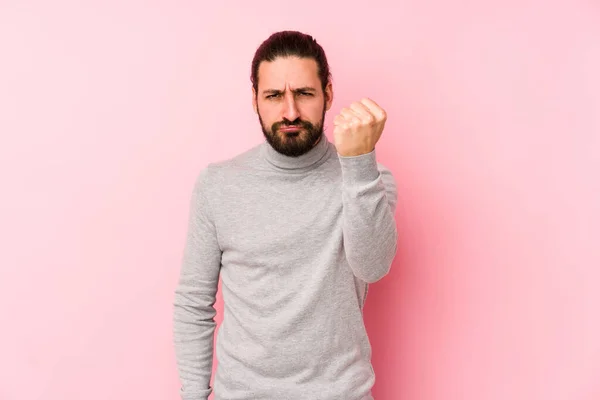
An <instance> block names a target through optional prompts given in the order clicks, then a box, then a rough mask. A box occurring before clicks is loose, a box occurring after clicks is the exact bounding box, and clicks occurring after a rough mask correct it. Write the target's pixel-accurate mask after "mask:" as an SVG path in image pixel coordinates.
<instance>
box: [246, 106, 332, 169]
mask: <svg viewBox="0 0 600 400" xmlns="http://www.w3.org/2000/svg"><path fill="white" fill-rule="evenodd" d="M258 120H259V121H260V126H261V128H262V132H263V134H264V136H265V139H266V140H267V142H268V143H269V144H270V145H271V147H273V149H275V151H277V152H278V153H281V154H283V155H285V156H289V157H299V156H301V155H303V154H306V153H308V152H309V151H310V150H311V149H312V148H313V147H314V146H315V144H317V142H318V141H319V139H320V138H321V136H322V135H323V121H324V120H325V107H323V114H322V115H321V121H320V122H318V123H317V124H313V123H311V122H309V121H304V120H301V119H300V118H298V119H296V120H294V121H289V120H287V119H284V120H283V121H279V122H275V123H274V124H272V125H271V127H270V129H269V128H268V127H265V124H264V122H263V120H262V118H261V116H260V111H259V112H258ZM291 125H293V126H298V127H300V130H299V131H297V132H280V131H279V128H281V127H285V126H291Z"/></svg>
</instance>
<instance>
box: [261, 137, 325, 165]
mask: <svg viewBox="0 0 600 400" xmlns="http://www.w3.org/2000/svg"><path fill="white" fill-rule="evenodd" d="M328 150H329V140H328V139H327V136H325V134H324V133H322V134H321V136H320V137H319V140H317V142H316V143H315V145H314V146H313V147H312V148H311V149H310V150H309V151H308V152H306V153H304V154H302V155H301V156H298V157H290V156H286V155H284V154H281V153H279V152H278V151H277V150H275V149H274V148H273V147H272V146H271V145H270V144H269V143H268V142H265V143H263V145H262V155H263V157H264V158H265V159H266V160H267V161H268V162H269V163H270V164H272V165H274V166H275V167H277V168H280V169H284V170H306V169H311V168H312V167H314V166H316V165H318V164H319V163H320V161H322V160H323V158H324V157H325V156H326V154H327V153H328Z"/></svg>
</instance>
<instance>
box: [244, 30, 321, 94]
mask: <svg viewBox="0 0 600 400" xmlns="http://www.w3.org/2000/svg"><path fill="white" fill-rule="evenodd" d="M289 56H296V57H300V58H311V59H313V60H315V61H316V62H317V67H318V71H317V73H318V74H319V79H320V80H321V87H322V89H323V91H325V88H326V87H327V83H329V81H330V79H331V72H330V71H329V64H328V63H327V57H326V56H325V51H324V50H323V48H322V47H321V45H320V44H318V43H317V41H316V40H315V39H314V38H313V37H312V36H310V35H307V34H305V33H302V32H298V31H281V32H276V33H274V34H272V35H271V36H269V37H268V38H267V39H266V40H265V41H264V42H262V44H261V45H260V46H259V47H258V49H257V50H256V52H255V53H254V58H253V59H252V74H251V76H250V80H251V81H252V87H253V88H254V90H255V91H257V92H258V67H259V66H260V63H262V62H263V61H274V60H275V59H276V58H277V57H289Z"/></svg>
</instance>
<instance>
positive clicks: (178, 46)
mask: <svg viewBox="0 0 600 400" xmlns="http://www.w3.org/2000/svg"><path fill="white" fill-rule="evenodd" d="M201 3H203V2H201V1H196V2H192V1H179V2H167V1H162V2H158V1H152V2H148V1H145V2H142V1H127V2H125V1H122V0H121V1H116V0H113V1H102V2H101V1H95V2H91V1H87V2H77V1H66V0H62V1H53V2H48V1H46V2H43V1H37V2H33V1H23V0H14V1H10V0H8V1H7V0H4V1H2V2H1V3H0V54H1V62H0V132H1V134H2V141H1V143H0V182H2V196H1V200H0V221H1V223H0V243H1V244H2V250H1V251H0V266H1V270H0V274H1V275H0V307H1V309H0V311H1V312H0V321H1V323H2V325H1V329H0V399H2V400H42V399H43V400H76V399H77V400H78V399H86V400H105V399H119V400H120V399H123V400H124V399H144V400H158V399H161V400H164V399H172V400H175V399H178V395H177V389H178V381H177V376H176V372H175V365H174V355H173V350H172V344H171V310H172V306H171V304H172V296H173V295H172V292H173V289H174V286H175V282H176V279H177V275H178V270H179V263H180V259H181V255H182V253H181V252H182V245H183V239H184V234H185V227H186V218H187V212H188V209H187V207H188V202H189V194H190V190H191V185H192V183H193V179H194V177H195V176H196V174H197V172H198V171H199V169H200V168H202V167H203V166H204V165H206V164H207V163H208V162H211V161H214V160H219V159H223V158H227V157H230V156H233V155H235V154H238V153H239V152H241V151H244V150H246V149H247V148H249V147H250V146H252V145H254V144H257V143H259V142H260V141H262V140H263V139H262V134H261V132H260V130H259V125H258V121H257V119H256V117H255V115H254V114H253V112H252V107H251V97H250V95H251V91H250V83H249V78H248V76H249V71H250V67H249V66H250V60H251V58H252V55H253V51H254V49H255V48H256V46H258V44H259V43H260V42H261V41H262V40H263V39H264V38H266V37H267V36H268V35H269V34H270V33H271V32H273V31H275V30H279V29H299V30H303V31H306V32H309V33H312V34H314V35H315V36H316V37H317V38H318V39H319V40H320V42H321V43H322V44H323V45H324V47H325V49H326V51H327V52H328V55H329V58H330V62H331V65H332V70H333V74H334V87H335V90H336V92H335V102H334V106H333V110H332V111H333V112H332V113H330V114H328V116H327V124H328V125H329V127H331V126H332V119H333V116H334V115H335V113H336V112H337V111H339V109H340V108H341V107H343V106H345V105H347V104H348V103H349V102H351V101H353V100H355V99H359V98H360V97H362V96H370V97H372V98H374V99H376V101H378V102H379V103H380V104H381V105H382V106H384V107H385V108H386V110H387V111H388V115H389V121H388V124H387V128H386V131H385V132H384V135H383V138H382V140H381V142H380V144H379V146H378V154H379V157H380V161H381V162H383V163H385V164H386V165H388V166H389V167H390V168H391V169H392V170H393V172H394V174H395V175H396V177H397V180H398V182H399V189H400V203H399V208H398V211H397V219H398V227H399V232H400V245H399V251H398V256H397V259H396V262H395V264H394V266H393V271H392V272H391V274H390V275H389V276H388V277H386V278H385V279H384V280H383V281H381V282H379V283H377V284H376V285H375V286H374V287H373V288H372V291H371V292H370V295H369V296H370V297H369V300H368V301H367V309H366V321H367V328H368V332H369V334H370V336H371V340H372V342H373V347H374V365H375V370H376V373H377V383H376V386H375V389H374V394H375V398H376V399H377V400H392V399H393V400H396V399H402V400H448V399H450V400H453V399H459V400H482V399H483V400H506V399H515V400H538V399H539V400H559V399H560V400H595V399H600V312H599V304H600V290H599V289H598V286H599V283H600V251H599V250H598V246H599V244H598V239H599V237H600V178H599V172H600V73H599V71H600V7H599V6H598V3H597V2H591V1H587V2H573V1H567V0H564V1H561V2H556V1H555V2H547V1H546V2H541V1H539V2H532V1H528V2H522V1H520V2H516V1H513V2H506V1H500V0H496V1H484V2H481V1H480V2H466V1H461V2H445V1H440V0H437V1H431V0H429V1H423V0H407V1H400V2H393V3H395V4H396V5H395V6H391V5H383V4H377V2H374V1H368V2H366V3H365V2H355V4H356V5H349V4H348V3H346V2H342V3H337V2H331V3H329V2H324V1H314V2H310V1H304V2H299V3H288V2H283V1H253V2H245V1H244V2H242V1H238V2H236V3H235V4H233V6H232V2H224V3H225V4H222V5H219V4H220V3H219V2H211V3H210V4H208V5H201ZM389 3H390V4H391V3H392V2H391V1H390V2H389ZM230 6H232V8H231V9H230V11H227V7H230ZM232 118H233V119H235V120H236V121H239V122H240V124H239V125H238V126H240V127H243V126H244V125H245V126H246V128H242V129H238V130H231V131H228V130H227V129H226V128H225V124H224V122H226V121H230V120H231V119H232ZM327 132H328V133H327V134H328V136H329V137H330V138H331V135H332V129H331V128H329V130H328V131H327Z"/></svg>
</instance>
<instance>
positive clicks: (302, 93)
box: [300, 92, 313, 96]
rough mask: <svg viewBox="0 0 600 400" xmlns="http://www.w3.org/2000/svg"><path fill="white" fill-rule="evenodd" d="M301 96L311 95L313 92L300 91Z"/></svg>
mask: <svg viewBox="0 0 600 400" xmlns="http://www.w3.org/2000/svg"><path fill="white" fill-rule="evenodd" d="M300 95H301V96H312V95H313V94H312V93H310V92H300Z"/></svg>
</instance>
